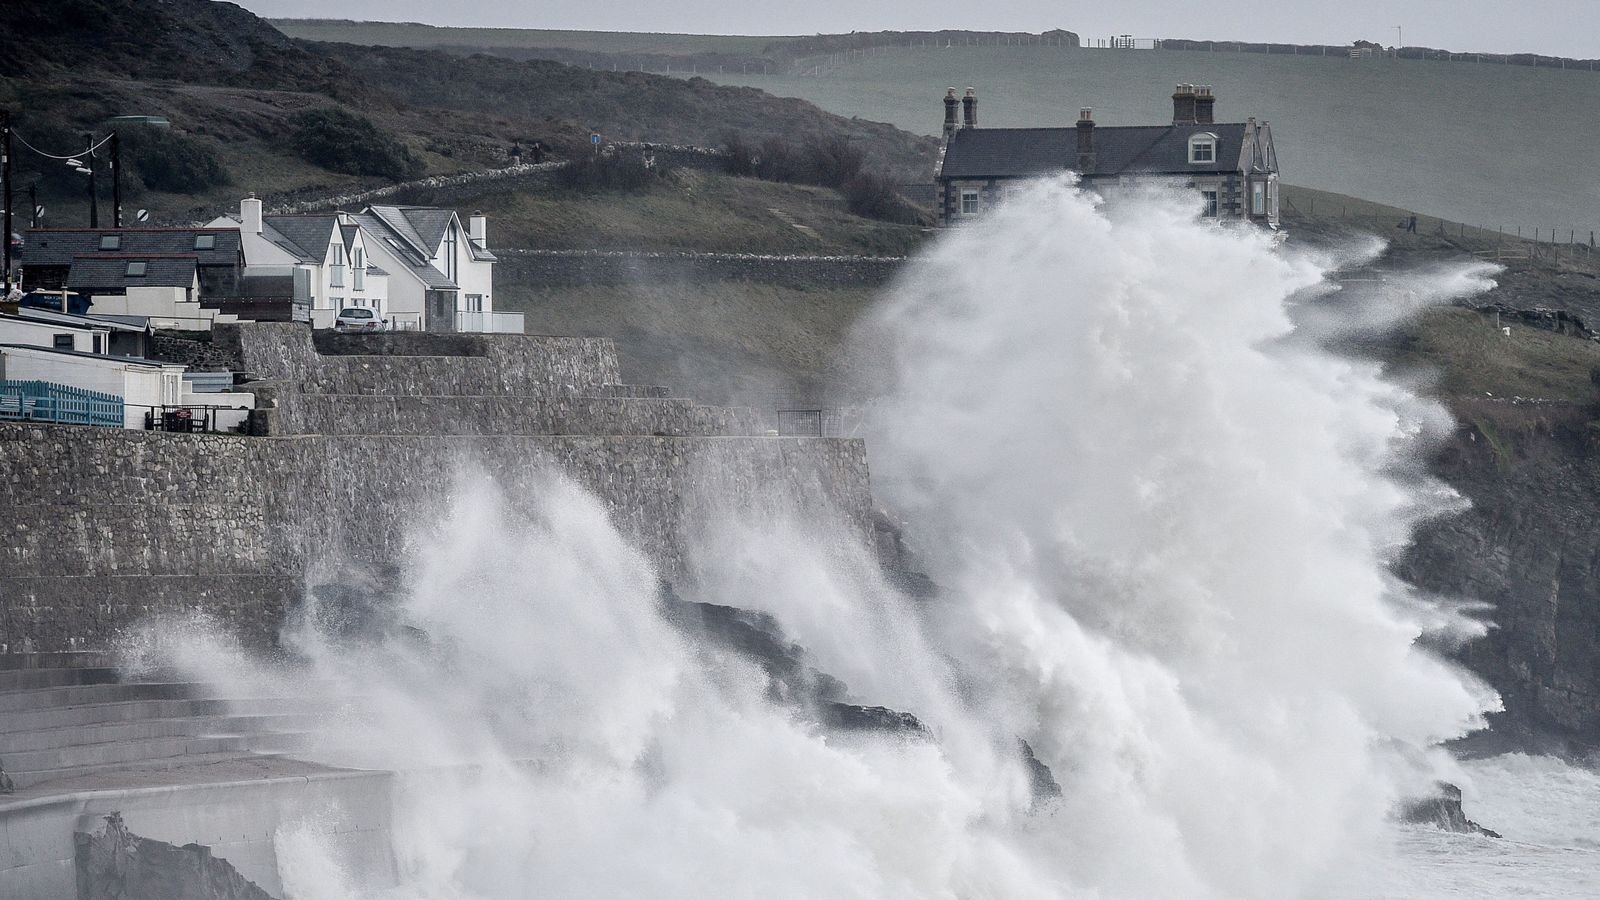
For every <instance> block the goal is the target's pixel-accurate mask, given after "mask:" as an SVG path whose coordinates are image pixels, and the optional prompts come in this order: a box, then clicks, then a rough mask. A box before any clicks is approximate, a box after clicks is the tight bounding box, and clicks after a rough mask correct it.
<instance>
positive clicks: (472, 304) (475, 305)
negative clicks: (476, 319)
mask: <svg viewBox="0 0 1600 900" xmlns="http://www.w3.org/2000/svg"><path fill="white" fill-rule="evenodd" d="M462 296H463V297H464V298H465V302H466V304H467V308H466V312H474V313H481V312H483V295H482V294H464V295H462Z"/></svg>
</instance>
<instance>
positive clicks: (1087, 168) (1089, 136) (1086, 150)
mask: <svg viewBox="0 0 1600 900" xmlns="http://www.w3.org/2000/svg"><path fill="white" fill-rule="evenodd" d="M1093 171H1094V110H1092V109H1090V108H1089V107H1087V106H1085V107H1084V108H1083V109H1080V110H1078V174H1080V175H1088V174H1090V173H1091V172H1093Z"/></svg>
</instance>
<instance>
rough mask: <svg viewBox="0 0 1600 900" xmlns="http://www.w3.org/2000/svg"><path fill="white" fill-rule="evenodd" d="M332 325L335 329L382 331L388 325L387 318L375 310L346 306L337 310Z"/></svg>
mask: <svg viewBox="0 0 1600 900" xmlns="http://www.w3.org/2000/svg"><path fill="white" fill-rule="evenodd" d="M333 327H334V330H335V331H383V330H384V329H386V328H388V327H389V320H388V319H385V318H382V317H380V316H379V315H378V312H377V310H372V309H367V308H366V307H364V306H347V307H345V308H344V309H341V310H339V315H338V316H337V317H336V318H335V319H334V320H333Z"/></svg>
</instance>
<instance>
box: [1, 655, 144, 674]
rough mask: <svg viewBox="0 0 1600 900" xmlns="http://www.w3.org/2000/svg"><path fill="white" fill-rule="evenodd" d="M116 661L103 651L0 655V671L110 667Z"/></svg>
mask: <svg viewBox="0 0 1600 900" xmlns="http://www.w3.org/2000/svg"><path fill="white" fill-rule="evenodd" d="M115 664H116V660H115V659H113V658H112V655H111V654H110V653H107V652H105V651H103V650H61V651H57V652H53V653H0V671H6V672H9V671H13V670H15V669H70V668H77V667H79V666H112V665H115Z"/></svg>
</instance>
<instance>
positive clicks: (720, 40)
mask: <svg viewBox="0 0 1600 900" xmlns="http://www.w3.org/2000/svg"><path fill="white" fill-rule="evenodd" d="M269 21H271V22H272V24H273V26H274V27H276V28H277V29H278V30H279V31H281V32H283V33H284V34H287V35H288V36H290V37H296V38H304V39H306V40H309V41H336V42H340V43H346V44H371V45H376V46H381V47H422V48H430V47H431V48H438V49H450V48H459V47H470V48H476V47H505V48H508V49H530V48H541V47H542V48H560V49H563V50H580V51H586V52H591V53H620V54H628V53H649V54H656V55H662V56H690V55H694V54H702V53H723V54H750V55H755V54H759V53H760V52H761V51H762V49H763V48H765V47H766V46H767V44H769V43H771V42H773V41H776V40H782V39H783V38H781V37H777V36H774V37H759V36H750V35H718V34H652V33H644V32H641V33H629V32H615V31H561V30H556V29H541V28H437V27H435V26H432V25H420V24H417V23H414V22H352V21H348V20H343V19H271V20H269Z"/></svg>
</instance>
